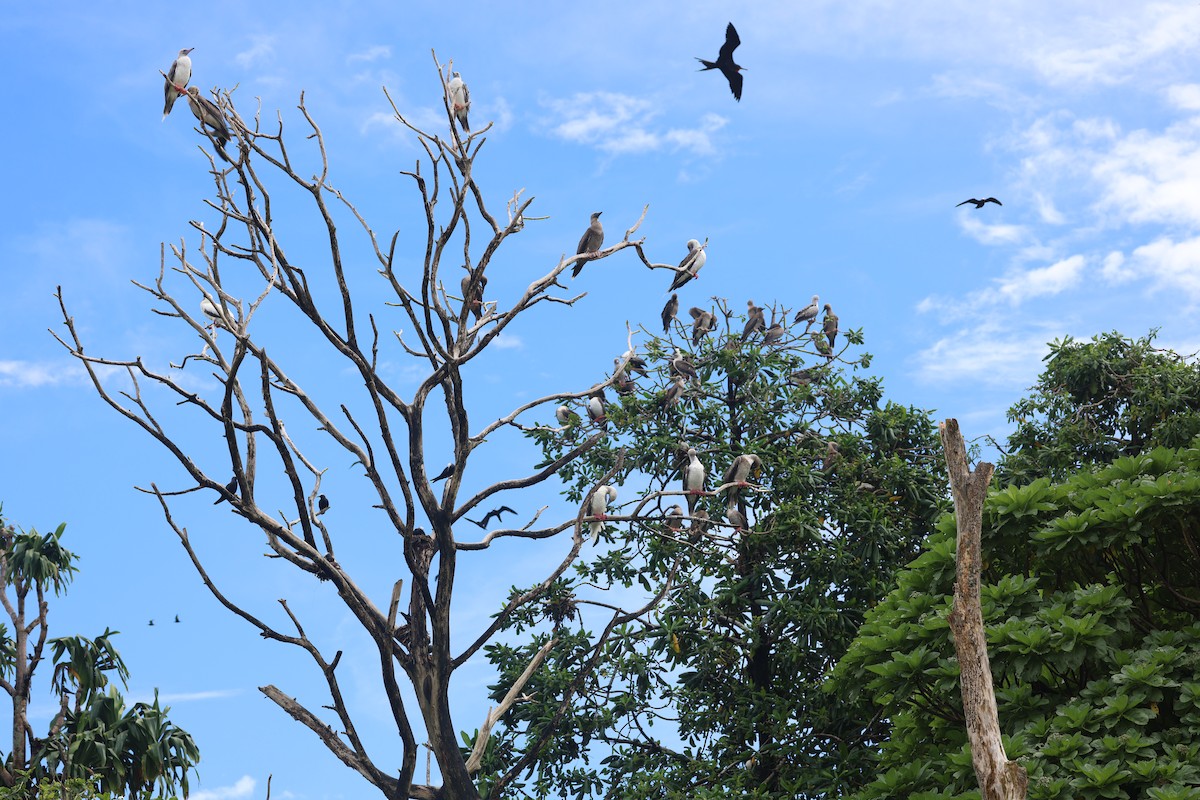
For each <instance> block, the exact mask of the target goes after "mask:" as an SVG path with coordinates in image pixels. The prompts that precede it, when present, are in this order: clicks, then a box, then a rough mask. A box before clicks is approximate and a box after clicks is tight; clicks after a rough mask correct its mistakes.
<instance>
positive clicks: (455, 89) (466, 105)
mask: <svg viewBox="0 0 1200 800" xmlns="http://www.w3.org/2000/svg"><path fill="white" fill-rule="evenodd" d="M446 99H447V101H448V102H449V104H450V111H451V112H452V113H453V114H454V118H455V119H457V120H458V124H459V125H460V126H461V127H462V129H463V130H464V131H468V132H469V131H470V130H471V126H470V125H468V124H467V111H468V110H469V109H470V108H471V92H470V91H468V89H467V85H466V84H465V83H463V79H462V76H461V75H459V74H458V73H457V72H455V73H454V77H453V78H451V79H450V83H448V84H446Z"/></svg>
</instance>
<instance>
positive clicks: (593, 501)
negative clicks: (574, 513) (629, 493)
mask: <svg viewBox="0 0 1200 800" xmlns="http://www.w3.org/2000/svg"><path fill="white" fill-rule="evenodd" d="M616 499H617V490H616V489H614V488H613V487H611V486H609V485H607V484H603V485H601V486H597V487H596V491H595V492H593V493H592V496H591V498H589V499H588V507H587V512H588V516H590V517H592V519H593V521H592V522H589V523H588V527H589V528H590V529H591V533H592V542H593V543H594V542H595V541H596V540H597V539H598V538H600V531H601V530H603V529H604V520H606V519H608V504H609V503H611V502H613V501H614V500H616Z"/></svg>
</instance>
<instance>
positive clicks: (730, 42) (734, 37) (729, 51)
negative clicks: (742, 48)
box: [710, 22, 742, 96]
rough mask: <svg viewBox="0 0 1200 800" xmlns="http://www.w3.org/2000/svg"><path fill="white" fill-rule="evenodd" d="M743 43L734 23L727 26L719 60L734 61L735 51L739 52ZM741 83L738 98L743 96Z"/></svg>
mask: <svg viewBox="0 0 1200 800" xmlns="http://www.w3.org/2000/svg"><path fill="white" fill-rule="evenodd" d="M741 43H742V40H741V39H740V38H739V37H738V32H737V28H735V27H733V23H732V22H731V23H729V25H728V26H726V28H725V44H723V45H721V50H720V52H719V53H718V54H717V58H718V59H719V60H721V61H726V60H729V59H732V58H733V51H734V50H737V48H738V45H740V44H741ZM710 52H711V51H710ZM741 83H742V82H741V81H740V80H739V81H738V88H737V91H735V92H734V94H735V95H738V96H740V95H741V93H742V86H741Z"/></svg>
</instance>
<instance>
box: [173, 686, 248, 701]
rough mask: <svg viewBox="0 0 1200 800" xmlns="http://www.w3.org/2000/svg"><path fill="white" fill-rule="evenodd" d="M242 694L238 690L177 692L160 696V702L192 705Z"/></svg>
mask: <svg viewBox="0 0 1200 800" xmlns="http://www.w3.org/2000/svg"><path fill="white" fill-rule="evenodd" d="M239 694H241V691H240V690H238V689H213V690H210V691H207V692H176V693H173V694H159V696H158V701H159V702H160V703H163V704H167V703H170V704H177V703H191V702H195V701H197V700H220V699H223V698H226V697H236V696H237V695H239Z"/></svg>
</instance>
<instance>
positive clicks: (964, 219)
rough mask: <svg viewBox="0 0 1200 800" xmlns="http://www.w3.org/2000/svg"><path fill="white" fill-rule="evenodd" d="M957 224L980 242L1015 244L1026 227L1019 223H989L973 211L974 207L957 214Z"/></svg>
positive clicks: (1022, 237) (1022, 235)
mask: <svg viewBox="0 0 1200 800" xmlns="http://www.w3.org/2000/svg"><path fill="white" fill-rule="evenodd" d="M958 224H959V227H961V228H962V230H963V233H965V234H967V235H968V236H970V237H971V238H972V239H974V240H976V241H977V242H979V243H980V244H1016V243H1017V242H1020V241H1021V240H1022V239H1024V238H1025V234H1026V229H1025V228H1024V227H1023V226H1021V225H1009V224H1004V223H996V224H991V225H989V224H988V223H986V222H984V221H982V220H981V219H980V218H979V216H978V215H977V214H975V213H974V209H972V210H970V211H966V212H964V213H962V214H959V216H958Z"/></svg>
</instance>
